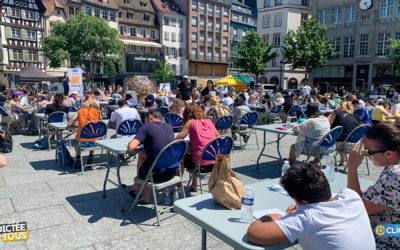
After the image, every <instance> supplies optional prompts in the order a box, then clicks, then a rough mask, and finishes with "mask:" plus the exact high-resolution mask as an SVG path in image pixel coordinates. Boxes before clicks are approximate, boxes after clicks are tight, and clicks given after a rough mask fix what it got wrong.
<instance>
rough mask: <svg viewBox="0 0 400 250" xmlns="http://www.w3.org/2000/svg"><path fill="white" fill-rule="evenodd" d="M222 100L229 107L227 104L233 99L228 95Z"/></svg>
mask: <svg viewBox="0 0 400 250" xmlns="http://www.w3.org/2000/svg"><path fill="white" fill-rule="evenodd" d="M222 102H223V103H224V105H225V106H227V107H229V105H231V104H232V103H233V99H232V98H230V97H229V96H228V97H225V98H223V99H222Z"/></svg>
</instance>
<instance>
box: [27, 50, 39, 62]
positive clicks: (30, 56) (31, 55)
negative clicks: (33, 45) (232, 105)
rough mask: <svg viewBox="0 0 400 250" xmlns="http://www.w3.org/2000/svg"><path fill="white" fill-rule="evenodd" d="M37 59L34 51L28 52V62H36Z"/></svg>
mask: <svg viewBox="0 0 400 250" xmlns="http://www.w3.org/2000/svg"><path fill="white" fill-rule="evenodd" d="M37 59H38V56H37V52H36V51H28V61H29V62H36V61H37Z"/></svg>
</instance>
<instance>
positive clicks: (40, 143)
mask: <svg viewBox="0 0 400 250" xmlns="http://www.w3.org/2000/svg"><path fill="white" fill-rule="evenodd" d="M33 148H34V149H39V150H42V149H49V143H48V142H47V138H46V137H43V138H42V139H39V140H36V141H35V143H34V144H33Z"/></svg>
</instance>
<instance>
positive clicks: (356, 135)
mask: <svg viewBox="0 0 400 250" xmlns="http://www.w3.org/2000/svg"><path fill="white" fill-rule="evenodd" d="M369 128H370V125H369V124H362V125H360V126H358V127H356V128H354V129H353V130H352V131H351V132H350V133H349V135H348V136H347V137H346V139H345V140H344V142H345V143H357V142H358V141H359V140H361V139H362V138H363V136H364V134H365V132H367V130H368V129H369ZM338 152H343V153H345V156H346V162H347V154H350V152H351V149H347V148H346V147H345V150H344V151H338ZM365 159H366V160H367V171H368V175H369V166H368V157H365ZM346 169H347V165H346V166H345V167H344V171H346Z"/></svg>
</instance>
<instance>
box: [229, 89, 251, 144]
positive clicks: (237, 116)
mask: <svg viewBox="0 0 400 250" xmlns="http://www.w3.org/2000/svg"><path fill="white" fill-rule="evenodd" d="M249 112H251V109H250V108H249V107H247V106H245V105H244V101H243V98H242V97H241V96H239V97H238V98H236V100H235V108H234V109H233V111H232V117H233V123H232V138H233V140H236V139H237V136H236V133H235V132H233V131H235V130H238V129H239V128H240V122H241V121H242V118H243V116H244V115H245V114H247V113H249ZM242 136H243V141H244V143H245V144H246V143H247V142H248V141H249V138H250V135H247V134H242Z"/></svg>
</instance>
